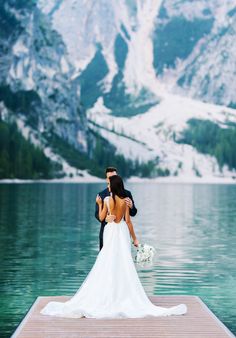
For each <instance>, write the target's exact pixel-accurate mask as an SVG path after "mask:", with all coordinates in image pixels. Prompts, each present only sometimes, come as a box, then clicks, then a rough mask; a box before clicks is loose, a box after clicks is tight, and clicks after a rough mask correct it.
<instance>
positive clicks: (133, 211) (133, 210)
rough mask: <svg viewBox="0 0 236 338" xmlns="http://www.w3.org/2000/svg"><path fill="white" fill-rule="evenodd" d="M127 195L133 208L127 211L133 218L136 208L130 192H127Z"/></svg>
mask: <svg viewBox="0 0 236 338" xmlns="http://www.w3.org/2000/svg"><path fill="white" fill-rule="evenodd" d="M127 195H128V197H129V198H130V199H131V201H132V204H133V207H132V208H130V209H129V214H130V216H132V217H133V216H135V215H136V214H137V211H138V210H137V208H136V206H135V204H134V200H133V196H132V194H131V192H130V191H127Z"/></svg>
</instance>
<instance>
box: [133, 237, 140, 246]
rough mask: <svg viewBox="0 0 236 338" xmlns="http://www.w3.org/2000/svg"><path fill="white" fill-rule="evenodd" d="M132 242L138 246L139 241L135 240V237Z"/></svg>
mask: <svg viewBox="0 0 236 338" xmlns="http://www.w3.org/2000/svg"><path fill="white" fill-rule="evenodd" d="M133 244H134V246H137V247H138V245H139V241H138V240H137V238H136V239H135V240H134V241H133Z"/></svg>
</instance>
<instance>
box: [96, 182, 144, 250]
mask: <svg viewBox="0 0 236 338" xmlns="http://www.w3.org/2000/svg"><path fill="white" fill-rule="evenodd" d="M125 193H126V197H129V198H130V199H131V201H132V202H133V208H132V209H130V210H129V213H130V216H135V215H136V214H137V209H136V207H135V205H134V200H133V197H132V195H131V192H130V191H129V190H125ZM99 196H100V197H101V199H102V202H103V200H104V198H105V197H107V196H110V192H109V190H108V188H106V189H105V190H103V191H101V192H100V193H99ZM98 211H99V208H98V204H97V203H96V207H95V217H96V218H97V220H98V221H99V222H100V219H99V216H98ZM106 224H107V222H105V221H102V222H101V228H100V232H99V242H100V243H99V244H100V250H101V249H102V247H103V231H104V227H105V225H106Z"/></svg>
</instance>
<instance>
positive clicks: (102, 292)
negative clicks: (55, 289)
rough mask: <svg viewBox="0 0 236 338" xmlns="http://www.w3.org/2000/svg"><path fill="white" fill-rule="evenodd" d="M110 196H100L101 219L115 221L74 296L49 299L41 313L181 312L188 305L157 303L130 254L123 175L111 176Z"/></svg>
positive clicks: (130, 314) (131, 232)
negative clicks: (50, 300) (112, 217)
mask: <svg viewBox="0 0 236 338" xmlns="http://www.w3.org/2000/svg"><path fill="white" fill-rule="evenodd" d="M108 188H109V191H110V193H111V196H110V197H109V196H108V197H106V198H105V199H104V205H103V206H102V200H101V197H100V196H97V198H96V203H97V204H98V206H99V218H100V220H101V221H102V220H103V219H105V218H106V216H107V214H113V215H115V216H116V218H115V221H113V222H111V223H107V224H106V226H105V228H104V239H103V241H104V243H103V247H102V249H101V251H100V252H99V254H98V256H97V258H96V261H95V263H94V265H93V267H92V269H91V270H90V272H89V273H88V275H87V277H86V278H85V280H84V281H83V283H82V285H81V286H80V288H79V289H78V291H77V292H76V293H75V294H74V296H73V297H72V298H71V299H70V300H68V301H66V302H65V303H62V302H53V301H52V302H49V303H48V304H47V305H46V306H45V307H44V308H43V309H42V310H41V314H44V315H52V316H59V317H68V318H82V317H87V318H97V319H99V318H107V319H109V318H125V317H126V318H140V317H147V316H169V315H182V314H185V313H186V312H187V306H186V305H185V304H179V305H176V306H173V307H169V308H164V307H160V306H156V305H154V304H153V303H152V302H151V301H150V300H149V298H148V297H147V295H146V293H145V291H144V288H143V286H142V284H141V282H140V280H139V277H138V274H137V271H136V268H135V265H134V262H133V258H132V255H131V238H130V237H132V239H133V241H134V245H135V246H138V244H139V242H138V239H137V238H136V235H135V232H134V227H133V224H132V222H131V219H130V214H129V207H128V206H127V204H126V203H125V200H124V199H125V197H126V196H125V190H124V185H123V181H122V179H121V177H120V176H118V175H114V176H111V177H110V178H109V184H108Z"/></svg>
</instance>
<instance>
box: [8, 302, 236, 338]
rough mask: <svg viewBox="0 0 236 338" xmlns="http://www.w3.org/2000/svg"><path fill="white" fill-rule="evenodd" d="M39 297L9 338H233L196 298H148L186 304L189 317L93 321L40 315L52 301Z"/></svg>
mask: <svg viewBox="0 0 236 338" xmlns="http://www.w3.org/2000/svg"><path fill="white" fill-rule="evenodd" d="M69 298H70V297H66V296H61V297H38V298H37V299H36V301H35V303H34V304H33V306H32V307H31V309H30V310H29V312H28V314H27V315H26V316H25V318H24V319H23V320H22V322H21V323H20V325H19V326H18V328H17V329H16V331H15V333H14V334H13V336H12V337H14V338H16V337H17V338H95V337H96V338H141V337H142V338H157V337H158V338H226V337H235V336H234V334H233V333H232V332H230V331H229V330H228V329H227V327H226V326H225V325H224V324H223V323H222V322H221V321H220V320H219V319H218V318H217V317H216V316H215V315H214V314H213V312H212V311H210V309H209V308H208V307H207V306H206V305H205V304H204V303H203V301H202V300H201V299H200V298H199V297H197V296H188V295H183V296H175V295H173V296H150V297H149V298H150V300H151V301H152V302H153V303H154V304H156V305H159V306H163V307H170V306H174V305H177V304H180V303H185V304H186V305H187V307H188V313H186V314H184V315H179V316H167V317H149V318H134V319H132V318H127V319H99V320H98V319H93V318H79V319H72V318H59V317H53V316H45V315H41V314H40V310H41V309H42V308H43V307H44V306H45V305H46V304H47V303H48V302H49V301H51V300H54V301H66V300H68V299H69Z"/></svg>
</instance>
